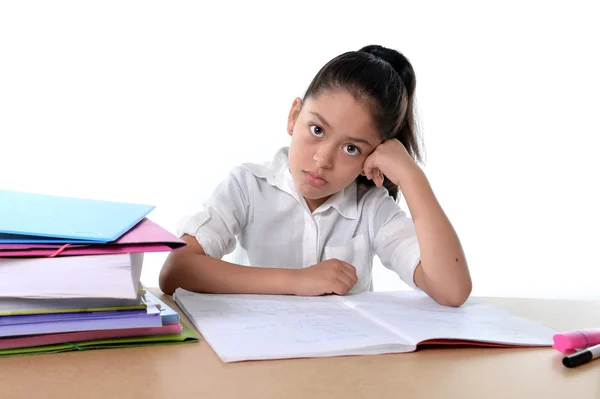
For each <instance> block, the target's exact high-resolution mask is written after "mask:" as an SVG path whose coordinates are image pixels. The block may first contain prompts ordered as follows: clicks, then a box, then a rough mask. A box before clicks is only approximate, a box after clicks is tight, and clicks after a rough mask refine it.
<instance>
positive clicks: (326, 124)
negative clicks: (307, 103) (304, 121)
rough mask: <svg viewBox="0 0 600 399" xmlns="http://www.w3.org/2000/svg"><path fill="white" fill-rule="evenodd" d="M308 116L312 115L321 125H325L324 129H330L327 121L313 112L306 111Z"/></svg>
mask: <svg viewBox="0 0 600 399" xmlns="http://www.w3.org/2000/svg"><path fill="white" fill-rule="evenodd" d="M308 113H309V114H313V115H314V116H316V117H317V119H319V120H320V121H321V123H322V124H323V125H325V127H326V128H327V129H331V125H330V124H329V123H327V121H326V120H325V118H323V117H322V116H321V115H320V114H318V113H316V112H314V111H308Z"/></svg>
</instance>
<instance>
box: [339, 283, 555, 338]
mask: <svg viewBox="0 0 600 399" xmlns="http://www.w3.org/2000/svg"><path fill="white" fill-rule="evenodd" d="M344 299H345V302H346V304H348V305H349V306H350V307H353V308H355V309H356V310H359V311H361V312H363V313H364V314H368V315H369V316H370V317H371V318H372V319H374V320H377V322H379V323H380V324H381V325H383V326H386V327H387V328H389V329H391V330H392V331H395V332H396V333H397V334H402V336H404V337H406V338H407V339H408V340H409V341H410V342H412V343H414V344H417V343H418V342H420V341H423V340H426V339H436V338H437V339H461V340H477V341H482V342H490V343H505V344H527V345H531V346H535V345H552V343H553V341H552V336H553V335H554V334H555V333H556V332H557V331H555V330H553V329H551V328H548V327H546V326H544V325H541V324H539V323H537V322H534V321H531V320H528V319H525V318H522V317H519V316H517V315H514V314H512V313H509V312H507V311H504V310H502V309H499V308H497V307H495V306H492V305H490V304H488V303H486V302H485V301H482V300H480V299H477V298H470V299H469V300H468V301H467V303H465V304H464V305H463V306H461V307H458V308H454V307H447V306H442V305H439V304H438V303H436V302H435V301H434V300H433V299H431V298H429V297H428V296H427V295H426V294H425V293H423V292H419V291H403V292H371V293H364V294H360V295H351V296H346V297H344Z"/></svg>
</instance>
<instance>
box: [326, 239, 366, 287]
mask: <svg viewBox="0 0 600 399" xmlns="http://www.w3.org/2000/svg"><path fill="white" fill-rule="evenodd" d="M323 255H324V256H323V260H328V259H339V260H341V261H344V262H347V263H350V264H351V265H352V266H354V267H355V268H356V275H357V277H358V282H357V283H356V285H354V287H353V288H352V289H351V290H350V293H356V292H363V291H371V290H372V284H371V270H372V268H373V258H372V256H371V251H370V250H369V245H368V244H367V240H366V238H365V236H363V235H358V236H356V237H354V238H352V240H350V242H349V243H348V244H347V245H342V246H325V248H324V250H323Z"/></svg>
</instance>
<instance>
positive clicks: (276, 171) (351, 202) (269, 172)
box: [242, 147, 358, 219]
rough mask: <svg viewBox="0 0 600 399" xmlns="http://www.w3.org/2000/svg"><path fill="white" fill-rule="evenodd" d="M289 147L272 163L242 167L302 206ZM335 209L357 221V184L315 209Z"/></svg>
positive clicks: (319, 210)
mask: <svg viewBox="0 0 600 399" xmlns="http://www.w3.org/2000/svg"><path fill="white" fill-rule="evenodd" d="M288 152H289V148H288V147H283V148H281V149H279V150H278V151H277V152H276V153H275V156H274V157H273V159H272V160H271V162H266V163H262V164H256V163H244V164H242V166H243V167H244V168H246V169H247V170H248V171H249V172H250V173H252V174H253V175H255V176H256V177H258V178H261V179H265V180H266V181H267V183H269V184H271V185H272V186H275V187H277V188H279V189H280V190H282V191H284V192H286V193H288V194H290V195H292V196H293V197H294V198H296V200H297V201H298V202H300V203H302V204H304V203H305V201H304V198H302V196H301V195H300V194H299V193H298V191H297V190H296V186H295V185H294V181H293V179H292V175H291V173H290V170H289V159H288ZM329 208H334V209H335V210H336V211H337V212H338V213H339V214H340V215H342V216H343V217H345V218H347V219H356V218H357V215H358V194H357V189H356V182H355V181H354V182H352V184H350V185H349V186H348V187H346V188H344V189H343V190H341V191H339V192H337V193H335V194H334V195H332V196H331V197H330V198H329V199H328V200H327V201H325V203H323V204H322V205H321V206H320V207H318V208H317V209H315V211H314V213H321V212H325V211H326V210H327V209H329Z"/></svg>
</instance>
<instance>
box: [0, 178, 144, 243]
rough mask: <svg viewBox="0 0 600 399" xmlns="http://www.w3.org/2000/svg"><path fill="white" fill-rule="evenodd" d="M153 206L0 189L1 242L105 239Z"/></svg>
mask: <svg viewBox="0 0 600 399" xmlns="http://www.w3.org/2000/svg"><path fill="white" fill-rule="evenodd" d="M154 208H155V206H154V205H143V204H132V203H124V202H111V201H101V200H92V199H85V198H71V197H61V196H54V195H45V194H34V193H25V192H20V191H10V190H0V243H3V244H20V243H48V244H51V243H52V244H62V243H64V244H69V243H78V244H97V243H108V242H112V241H115V240H117V239H118V238H119V237H121V236H122V235H123V234H125V233H126V232H127V231H129V230H130V229H131V228H132V227H134V226H135V225H136V224H138V223H139V222H140V221H141V220H142V219H143V218H144V217H146V215H148V214H149V213H150V212H151V211H152V210H154Z"/></svg>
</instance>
